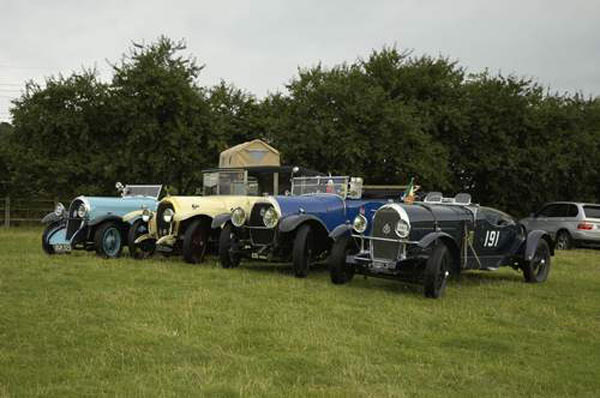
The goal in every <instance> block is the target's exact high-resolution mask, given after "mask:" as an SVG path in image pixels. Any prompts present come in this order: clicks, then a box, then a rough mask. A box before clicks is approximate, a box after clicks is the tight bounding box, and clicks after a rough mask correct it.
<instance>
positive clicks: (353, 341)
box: [0, 229, 600, 397]
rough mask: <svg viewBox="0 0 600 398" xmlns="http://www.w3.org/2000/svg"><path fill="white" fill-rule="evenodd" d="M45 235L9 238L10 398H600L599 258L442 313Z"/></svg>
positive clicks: (461, 294)
mask: <svg viewBox="0 0 600 398" xmlns="http://www.w3.org/2000/svg"><path fill="white" fill-rule="evenodd" d="M40 233H41V231H39V230H37V229H35V230H33V229H31V230H21V229H13V230H10V231H0V396H2V397H13V396H14V397H21V396H27V397H30V396H33V397H35V396H43V397H48V396H55V397H81V396H139V397H147V396H159V397H183V396H206V395H216V396H232V397H235V396H272V397H279V396H297V397H300V396H340V397H341V396H344V397H346V396H398V397H436V396H443V397H448V396H449V397H470V396H473V397H519V396H524V397H533V396H539V397H571V396H573V397H585V396H589V397H597V396H599V395H600V338H599V337H598V332H599V330H600V252H598V251H592V250H578V251H571V252H568V253H560V254H558V255H557V257H555V259H554V264H553V269H552V271H551V275H550V279H549V281H548V282H547V283H545V284H541V285H528V284H525V283H523V282H522V277H521V275H520V274H519V273H516V272H515V271H513V270H510V269H506V270H502V271H499V272H494V273H470V274H466V275H464V276H463V278H462V280H461V281H458V282H452V283H451V284H450V286H449V288H448V290H447V292H446V296H445V297H444V298H443V299H441V300H437V301H435V300H426V299H424V298H423V296H422V292H421V290H420V288H419V287H413V286H408V285H403V284H399V283H396V282H393V281H385V280H378V279H372V278H370V279H366V280H365V279H363V278H357V279H355V280H354V281H353V282H352V283H351V284H349V285H345V286H335V285H332V284H331V283H330V282H329V277H328V274H327V272H326V271H325V269H321V270H319V271H318V272H315V273H313V274H312V275H311V276H310V277H309V278H307V279H296V278H294V277H292V276H291V274H290V272H289V269H288V268H287V267H285V266H274V265H270V264H252V265H250V264H246V265H244V266H242V267H241V268H239V269H235V270H224V269H220V268H218V267H217V265H216V263H215V261H214V260H211V261H210V262H209V263H208V264H205V265H202V266H191V265H187V264H185V263H183V262H181V261H180V259H178V258H156V259H152V260H149V261H142V262H139V261H134V260H131V259H128V258H122V259H119V260H116V261H106V260H102V259H99V258H97V257H95V256H94V255H92V254H89V253H74V254H72V255H67V256H52V257H49V256H46V255H44V254H42V251H41V248H40Z"/></svg>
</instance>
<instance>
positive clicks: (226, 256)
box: [219, 223, 240, 268]
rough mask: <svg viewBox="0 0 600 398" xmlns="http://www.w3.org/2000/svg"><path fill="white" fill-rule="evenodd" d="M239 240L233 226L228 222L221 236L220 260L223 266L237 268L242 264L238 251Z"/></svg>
mask: <svg viewBox="0 0 600 398" xmlns="http://www.w3.org/2000/svg"><path fill="white" fill-rule="evenodd" d="M237 240H238V238H237V236H236V234H235V232H234V231H233V226H232V225H231V224H229V223H227V224H226V225H225V226H224V227H223V229H222V230H221V235H220V236H219V260H220V261H221V266H222V267H223V268H235V267H237V266H238V265H240V255H239V253H237V252H236V250H237Z"/></svg>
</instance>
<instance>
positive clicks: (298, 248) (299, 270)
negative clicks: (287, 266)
mask: <svg viewBox="0 0 600 398" xmlns="http://www.w3.org/2000/svg"><path fill="white" fill-rule="evenodd" d="M314 246H315V245H314V239H313V233H312V228H311V227H310V225H306V224H305V225H302V226H301V227H300V228H298V232H296V238H295V239H294V248H293V251H292V264H293V267H294V275H296V277H298V278H306V277H307V276H308V272H309V270H310V264H311V262H312V260H313V252H314Z"/></svg>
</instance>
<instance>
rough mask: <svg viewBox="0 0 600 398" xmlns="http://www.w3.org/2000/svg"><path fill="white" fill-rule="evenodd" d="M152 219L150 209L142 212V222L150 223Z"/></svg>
mask: <svg viewBox="0 0 600 398" xmlns="http://www.w3.org/2000/svg"><path fill="white" fill-rule="evenodd" d="M151 218H152V212H151V211H150V210H148V209H144V210H142V220H143V221H144V222H148V221H150V219H151Z"/></svg>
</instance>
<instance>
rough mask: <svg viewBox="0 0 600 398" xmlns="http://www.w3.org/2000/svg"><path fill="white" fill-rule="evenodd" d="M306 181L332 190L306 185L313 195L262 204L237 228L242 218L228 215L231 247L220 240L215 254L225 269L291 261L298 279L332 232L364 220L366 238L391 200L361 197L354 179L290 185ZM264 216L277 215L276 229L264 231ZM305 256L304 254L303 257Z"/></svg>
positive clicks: (266, 227)
mask: <svg viewBox="0 0 600 398" xmlns="http://www.w3.org/2000/svg"><path fill="white" fill-rule="evenodd" d="M307 179H310V180H311V183H312V181H318V180H323V181H329V183H330V184H331V187H327V186H326V185H325V184H321V182H317V183H315V184H312V185H311V183H304V184H306V187H308V189H307V190H308V191H311V190H313V191H314V192H307V193H304V192H303V189H301V188H303V187H302V186H299V188H300V189H296V190H294V187H293V188H292V194H295V195H293V196H272V197H269V198H265V200H264V201H262V202H257V203H256V204H255V205H254V206H253V208H252V210H251V212H250V214H249V215H248V216H247V217H246V216H244V222H243V224H241V225H240V218H241V215H240V214H235V213H236V210H237V209H236V210H234V211H233V212H232V213H231V214H230V217H229V220H230V221H231V224H232V226H231V227H230V228H224V229H223V231H224V232H223V233H224V234H225V235H226V234H231V235H232V236H231V239H230V241H231V242H230V243H228V241H227V236H223V235H222V242H223V243H224V244H223V249H221V248H220V254H219V256H220V258H221V263H222V264H225V265H224V266H235V265H236V262H237V261H238V259H239V258H242V257H246V258H252V259H258V260H268V261H270V260H283V261H288V260H292V262H293V264H294V270H295V273H296V276H299V277H303V276H306V275H307V272H308V267H309V264H310V263H311V262H315V261H318V260H320V259H322V258H324V257H325V256H326V255H327V254H328V252H329V250H330V248H331V245H332V243H333V237H334V236H335V234H336V233H337V232H336V231H338V230H339V231H342V230H343V231H346V230H347V228H348V226H351V225H353V223H354V221H355V219H356V218H357V217H358V216H359V215H362V216H363V218H364V219H365V221H367V222H366V228H367V229H366V230H365V232H367V233H368V228H369V227H370V225H371V224H372V223H371V222H370V221H371V218H372V217H373V215H374V214H375V211H376V210H377V209H378V208H379V207H380V206H382V205H384V204H385V203H388V202H390V201H392V199H393V197H394V196H390V198H370V197H368V195H364V194H363V188H362V179H357V178H349V177H331V176H329V177H302V178H299V180H300V181H299V182H296V179H294V180H295V181H294V182H295V184H296V186H297V187H298V185H299V184H300V185H301V184H302V183H303V182H302V180H307ZM334 181H335V183H334ZM325 187H327V188H331V189H325ZM398 188H400V187H398ZM237 211H238V212H239V210H237ZM268 212H271V215H273V217H275V216H274V214H275V213H276V214H277V217H276V219H277V220H276V225H275V222H273V224H274V225H268V224H270V223H269V222H267V221H265V217H267V218H269V219H270V215H269V214H268ZM265 215H266V216H265ZM306 240H308V243H307V242H305V241H306ZM299 245H300V246H299ZM303 245H304V246H303ZM306 245H308V246H306ZM305 246H306V247H308V249H306V247H305ZM305 249H306V250H305ZM303 250H304V251H306V253H308V254H303ZM230 260H231V261H230Z"/></svg>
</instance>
